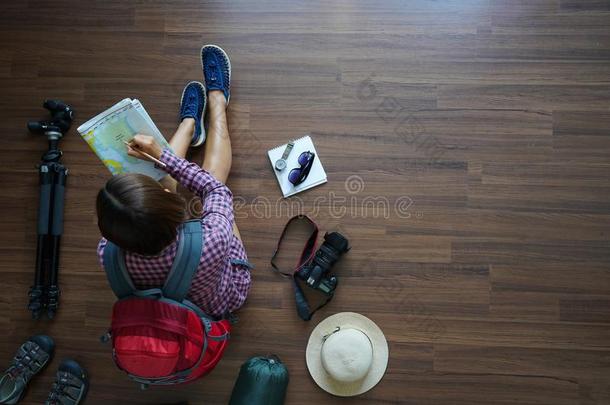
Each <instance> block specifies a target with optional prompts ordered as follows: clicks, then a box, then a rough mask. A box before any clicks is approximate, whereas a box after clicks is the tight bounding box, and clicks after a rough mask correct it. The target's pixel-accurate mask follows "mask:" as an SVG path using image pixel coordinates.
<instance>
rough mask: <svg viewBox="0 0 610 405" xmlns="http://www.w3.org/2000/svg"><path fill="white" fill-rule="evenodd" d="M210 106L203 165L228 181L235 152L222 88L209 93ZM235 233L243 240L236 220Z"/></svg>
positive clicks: (216, 176)
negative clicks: (233, 151)
mask: <svg viewBox="0 0 610 405" xmlns="http://www.w3.org/2000/svg"><path fill="white" fill-rule="evenodd" d="M208 108H209V111H208V114H209V128H208V131H207V138H206V141H205V155H204V157H203V165H201V167H203V168H204V169H205V170H206V171H207V172H208V173H210V174H211V175H212V176H214V177H215V178H216V179H217V180H220V181H222V182H223V183H226V182H227V178H228V177H229V172H230V171H231V162H232V156H233V154H232V151H231V138H230V137H229V127H228V126H227V101H226V99H225V96H224V94H223V92H222V91H221V90H213V91H210V92H209V93H208ZM233 233H234V234H235V236H237V237H238V238H239V239H240V240H241V235H240V234H239V229H237V225H236V224H235V222H233Z"/></svg>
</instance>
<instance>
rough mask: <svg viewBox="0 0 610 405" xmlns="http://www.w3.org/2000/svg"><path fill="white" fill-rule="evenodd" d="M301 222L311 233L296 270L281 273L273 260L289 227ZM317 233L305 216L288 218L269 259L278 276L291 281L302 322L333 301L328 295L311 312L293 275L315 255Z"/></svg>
mask: <svg viewBox="0 0 610 405" xmlns="http://www.w3.org/2000/svg"><path fill="white" fill-rule="evenodd" d="M303 221H304V222H307V223H308V224H309V226H310V228H311V233H310V234H309V237H308V238H307V241H306V242H305V246H304V247H303V251H302V252H301V257H300V258H299V261H298V262H297V264H296V268H295V269H294V270H293V271H292V272H290V273H287V272H283V271H281V270H280V269H279V267H278V266H277V264H276V263H275V259H276V257H277V255H278V254H279V252H280V247H281V246H282V241H283V240H284V236H285V235H286V232H287V231H288V229H289V227H290V226H291V225H294V224H295V223H296V222H303ZM318 232H319V230H318V225H317V224H316V223H315V222H314V221H313V220H312V219H311V218H309V217H308V216H307V215H296V216H294V217H292V218H290V219H289V220H288V222H287V223H286V225H285V226H284V230H283V231H282V234H281V235H280V239H279V240H278V242H277V247H276V248H275V252H273V256H272V257H271V267H272V268H273V269H274V270H275V271H276V272H277V273H278V274H280V275H282V276H283V277H286V278H290V279H291V281H292V285H293V287H294V296H295V301H296V308H297V314H298V315H299V317H300V318H301V319H302V320H304V321H309V320H310V319H311V317H312V316H313V314H315V313H316V311H318V310H319V309H320V308H322V307H323V306H325V305H326V304H328V303H329V302H330V300H332V299H333V293H330V294H329V295H328V296H327V298H326V300H325V301H324V302H322V303H321V304H320V305H318V307H316V308H315V309H314V310H313V311H312V310H311V309H310V307H309V303H308V302H307V298H306V297H305V294H303V290H302V289H301V286H300V285H299V282H298V281H297V277H296V276H295V273H296V272H297V271H299V269H300V268H301V267H303V266H304V265H306V264H308V263H309V262H310V261H311V260H312V259H313V256H314V255H315V253H316V242H317V240H318Z"/></svg>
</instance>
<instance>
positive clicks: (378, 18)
mask: <svg viewBox="0 0 610 405" xmlns="http://www.w3.org/2000/svg"><path fill="white" fill-rule="evenodd" d="M0 11H1V13H0V33H1V35H0V43H1V44H2V52H1V53H0V90H1V94H2V97H1V98H0V118H1V119H0V131H1V134H2V135H1V136H0V165H1V166H0V167H1V171H0V184H1V185H2V193H1V196H0V206H1V207H2V208H1V210H0V212H1V214H0V215H1V216H0V236H1V242H2V243H1V244H0V254H1V260H0V272H1V275H0V277H1V280H2V281H1V286H2V291H3V293H2V294H1V295H0V328H1V329H2V330H3V333H0V335H1V336H0V342H1V345H0V364H2V365H4V364H8V362H9V359H10V358H11V357H12V355H13V353H14V350H15V349H16V348H17V346H18V345H19V344H20V343H21V342H22V341H23V340H24V339H25V338H27V337H28V336H29V335H30V334H33V333H40V332H44V333H48V334H51V335H52V336H53V337H54V338H55V339H56V341H57V345H58V350H57V360H55V361H54V362H53V364H52V365H51V367H50V368H49V369H48V370H46V371H45V372H44V373H43V375H42V376H40V377H38V378H37V379H36V380H35V382H34V383H33V384H32V387H31V389H30V391H29V393H28V394H27V396H26V398H25V400H24V401H23V403H28V404H39V403H41V402H42V401H43V398H44V397H45V395H46V391H47V389H48V388H49V387H50V385H51V382H52V375H53V371H54V369H55V367H56V365H57V364H58V360H59V359H60V358H61V357H63V356H72V357H74V358H76V359H77V360H78V361H80V362H82V364H83V365H85V366H86V367H87V369H88V370H89V372H90V375H91V390H90V393H89V397H88V400H87V403H88V404H161V403H171V402H178V401H181V400H188V401H189V402H190V403H191V404H226V403H227V401H228V398H229V396H230V392H231V387H232V385H233V381H234V380H235V377H236V376H237V371H238V367H239V365H240V364H241V363H242V362H243V361H244V360H246V359H247V358H248V357H249V356H252V355H257V354H267V353H276V354H278V355H279V356H280V357H281V358H282V359H283V360H284V361H285V362H286V364H287V365H288V367H289V369H290V373H291V383H290V387H289V392H288V398H287V401H286V402H287V404H295V405H296V404H345V403H353V404H418V405H419V404H452V405H453V404H554V405H563V404H581V405H591V404H609V403H610V2H608V1H605V0H582V1H581V0H546V1H544V0H541V1H538V0H530V1H524V0H519V1H509V0H504V1H502V0H460V1H458V0H438V1H427V0H414V1H399V0H389V1H384V2H380V1H372V0H364V1H315V2H308V1H281V0H264V1H246V0H238V1H227V2H222V1H215V2H209V3H208V4H206V3H204V2H198V1H195V0H164V1H160V0H151V1H144V0H140V1H123V0H109V1H107V0H95V1H76V0H55V1H43V0H22V1H13V2H3V3H2V5H1V6H0ZM207 43H215V44H219V45H221V46H222V47H224V48H225V49H226V50H227V51H228V53H229V55H230V56H231V60H232V65H233V82H232V86H233V87H232V90H233V92H232V99H231V106H230V108H229V119H230V127H231V131H232V134H231V135H232V142H233V146H234V165H233V172H232V176H231V178H230V181H229V185H230V187H231V189H232V190H233V192H234V194H235V198H236V208H237V218H238V219H237V221H238V224H239V227H240V229H241V232H242V235H243V238H244V241H245V245H246V248H247V250H248V253H249V255H250V257H251V258H252V260H253V262H254V263H255V265H256V266H257V268H256V270H255V271H254V277H253V279H254V282H253V285H252V290H251V293H250V297H249V299H248V303H247V305H246V306H245V307H244V309H243V310H241V311H240V312H239V315H240V317H241V319H242V322H241V324H240V325H238V326H237V327H236V328H235V331H234V335H233V339H232V341H231V346H230V349H229V350H228V352H227V355H226V357H225V358H224V360H223V361H222V363H221V364H220V365H219V367H218V368H217V369H216V370H215V371H214V372H213V373H212V374H211V375H210V376H209V377H207V378H205V379H203V380H201V381H200V382H197V383H196V384H193V385H190V386H188V387H183V388H180V389H152V390H149V391H147V392H140V391H139V388H138V387H137V386H136V385H135V384H133V383H131V382H129V381H128V380H127V379H126V377H125V376H124V375H123V374H121V373H120V372H119V371H117V370H116V368H115V367H114V365H113V363H112V361H111V357H110V351H109V348H108V347H106V346H103V345H102V344H100V343H99V341H98V337H99V336H100V335H101V334H102V333H103V332H104V330H105V328H106V327H107V326H108V322H109V314H110V309H111V306H112V303H113V301H114V300H113V296H112V294H111V292H110V291H109V289H108V287H107V283H106V280H105V277H104V274H103V273H102V271H101V270H100V268H99V267H98V263H97V261H96V255H95V246H96V243H97V241H98V238H99V233H98V230H97V226H96V224H95V213H94V198H95V195H96V192H97V190H98V188H99V187H100V186H102V184H104V182H105V181H106V179H107V178H108V176H109V173H108V172H107V171H106V169H105V168H104V167H103V166H102V164H101V163H100V162H99V161H98V159H97V158H96V157H95V155H94V154H93V153H91V152H90V151H89V150H88V148H87V145H86V144H85V142H83V141H82V139H80V137H79V136H78V135H77V134H76V131H75V129H73V130H72V131H70V133H69V134H68V135H67V136H66V138H65V139H64V140H63V141H62V143H61V146H62V148H63V150H64V152H65V158H64V162H65V164H66V165H67V166H68V167H69V169H70V178H69V184H68V190H67V199H66V210H65V238H64V240H63V246H62V252H61V276H60V277H61V287H62V289H63V295H62V298H61V308H60V312H59V314H58V316H57V318H56V319H55V320H54V321H52V322H49V321H38V322H34V321H32V320H31V319H30V315H29V313H28V311H27V310H26V302H27V299H26V293H27V289H28V287H29V286H30V284H31V282H32V278H33V268H34V259H35V236H36V212H37V205H38V197H37V193H38V185H37V182H38V180H37V174H36V169H35V164H36V163H37V162H38V160H39V157H40V155H41V153H42V152H43V151H44V150H45V149H46V142H45V140H44V139H43V138H42V137H36V136H32V135H29V134H28V133H27V131H26V130H25V123H26V121H27V120H29V119H34V118H42V117H44V116H45V113H44V111H43V110H42V109H41V106H40V105H41V103H42V100H43V99H44V98H46V97H59V98H62V99H63V100H65V101H66V102H68V103H70V104H71V105H72V106H73V107H74V108H75V109H76V110H77V119H76V124H77V125H78V124H80V123H82V122H84V121H85V120H86V119H88V118H90V117H91V116H93V115H94V114H95V113H98V112H100V111H102V110H103V109H104V108H106V107H108V106H110V105H111V104H113V103H114V102H117V101H119V100H120V99H122V98H124V97H134V98H136V97H137V98H138V99H140V100H141V101H142V102H143V104H144V105H145V106H146V109H147V110H148V111H149V113H150V115H151V116H152V118H153V119H154V120H155V122H156V123H157V124H158V126H159V127H160V129H161V130H162V132H163V133H164V134H165V135H166V136H170V135H171V134H172V131H173V129H174V128H175V126H176V123H177V122H176V121H177V109H178V101H179V96H180V93H181V91H182V87H183V86H184V84H185V83H186V82H187V81H190V80H200V79H201V76H202V75H201V68H200V61H199V56H198V53H199V49H200V47H201V45H203V44H207ZM75 126H76V125H75ZM307 133H310V134H312V137H313V139H314V141H315V143H316V147H317V148H318V151H319V155H320V157H321V160H322V162H323V163H324V166H325V168H326V170H327V173H328V184H326V185H324V186H322V187H319V188H316V189H314V190H311V191H309V192H306V193H304V194H302V195H299V198H293V199H291V200H288V202H282V203H281V204H280V201H281V199H280V198H279V197H280V193H279V190H278V187H277V184H276V181H275V178H274V175H273V173H272V170H271V168H270V165H269V162H268V159H267V156H266V153H265V152H266V150H267V149H269V148H271V147H273V146H276V145H278V144H281V143H284V142H286V141H287V140H288V139H290V138H294V137H298V136H301V135H303V134H307ZM201 158H202V152H201V151H197V152H195V153H194V156H193V159H199V160H200V159H201ZM299 210H300V211H301V212H305V213H310V214H312V215H313V216H315V218H316V220H317V221H318V223H319V224H320V226H321V227H322V228H323V229H324V230H335V229H339V230H341V231H342V232H344V233H345V234H346V235H347V236H348V237H349V238H350V240H351V242H352V246H353V248H352V250H351V252H349V253H348V254H347V255H346V257H345V259H344V260H343V262H342V263H341V264H340V266H338V268H337V274H338V276H339V278H340V286H339V288H338V291H337V297H336V299H335V300H334V301H333V302H332V304H331V305H329V306H328V307H327V308H325V310H324V311H323V312H322V313H320V314H319V315H316V317H315V319H314V320H313V321H311V322H309V323H304V322H302V321H300V320H298V318H297V317H296V314H295V311H294V307H293V305H294V299H293V297H292V292H291V288H290V285H289V284H288V283H287V282H286V281H285V280H284V279H281V278H279V277H277V276H276V275H274V274H273V273H272V272H271V271H270V268H269V265H268V261H269V258H270V256H271V253H272V252H273V249H274V247H275V244H276V240H277V238H278V236H279V233H280V231H281V229H282V226H283V224H284V223H285V222H286V220H287V219H288V217H289V215H290V214H291V213H294V214H296V213H297V212H298V211H299ZM340 311H356V312H361V313H363V314H365V315H367V316H369V317H370V318H371V319H373V320H374V321H375V322H377V324H378V325H379V326H380V327H381V328H382V329H383V330H384V332H385V334H386V337H387V339H388V343H389V346H390V361H389V365H388V370H387V374H386V375H385V378H384V379H383V380H382V381H381V383H380V384H379V385H378V386H377V387H375V388H374V389H373V390H372V391H370V392H368V393H366V394H365V395H362V396H361V397H357V398H353V399H352V400H351V401H348V400H342V399H339V398H333V397H331V396H330V395H327V394H326V393H324V392H323V391H321V390H320V389H318V388H317V387H316V386H315V384H314V383H313V382H312V380H311V379H310V377H309V374H308V372H307V369H306V367H305V356H304V348H305V345H306V342H307V338H308V336H309V333H310V331H311V330H312V328H313V327H314V326H315V325H316V323H317V322H318V321H319V320H321V319H322V318H323V317H325V316H328V315H330V314H333V313H336V312H340ZM1 367H4V366H1Z"/></svg>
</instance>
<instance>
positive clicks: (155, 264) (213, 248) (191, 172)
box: [97, 150, 251, 316]
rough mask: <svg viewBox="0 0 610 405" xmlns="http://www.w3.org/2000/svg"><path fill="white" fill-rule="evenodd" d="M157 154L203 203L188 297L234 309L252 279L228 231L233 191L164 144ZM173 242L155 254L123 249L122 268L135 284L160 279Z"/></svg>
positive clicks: (220, 309)
mask: <svg viewBox="0 0 610 405" xmlns="http://www.w3.org/2000/svg"><path fill="white" fill-rule="evenodd" d="M160 160H161V161H162V162H163V163H165V164H166V165H167V168H166V169H165V170H166V171H167V173H169V174H170V175H171V176H172V177H173V178H174V179H176V180H177V181H178V182H179V183H180V184H182V185H183V186H184V187H186V188H187V189H189V190H190V191H192V192H193V193H195V194H196V195H197V196H199V197H200V198H201V200H202V204H203V216H202V217H201V227H202V228H203V239H204V246H203V252H202V254H201V259H200V260H199V268H198V270H197V273H196V274H195V276H194V277H193V283H192V285H191V289H190V291H189V295H188V297H187V298H188V299H189V300H191V301H192V302H193V303H195V304H196V305H197V306H199V307H200V308H201V309H202V310H204V311H205V312H206V313H208V314H210V315H214V316H221V315H223V314H225V313H226V312H227V311H230V312H233V311H235V310H237V309H238V308H239V307H241V305H242V304H243V303H244V301H245V300H246V296H247V295H248V290H249V288H250V281H251V279H250V269H249V267H248V265H247V264H245V263H247V260H248V258H247V256H246V251H245V249H244V245H243V244H242V242H241V241H240V240H239V239H238V238H237V237H236V236H235V235H234V234H233V195H232V194H231V191H230V190H229V188H228V187H227V186H226V185H224V184H223V183H221V182H220V181H218V180H216V179H215V178H214V177H213V176H212V175H211V174H210V173H208V172H206V171H205V170H203V169H202V168H201V167H199V166H198V165H196V164H194V163H191V162H189V161H187V160H185V159H182V158H179V157H177V156H176V155H174V154H173V153H171V152H170V151H169V150H165V151H163V153H162V154H161V158H160ZM177 242H178V238H176V241H174V242H173V243H172V244H171V245H169V246H168V247H167V248H165V249H164V250H163V251H162V252H161V253H159V254H158V255H155V256H144V255H140V254H137V253H132V252H125V262H126V265H127V271H128V272H129V275H130V276H131V279H132V280H133V283H134V285H135V286H136V288H138V289H146V288H158V287H161V286H162V285H163V283H164V281H165V278H166V277H167V275H168V274H169V270H170V269H171V267H172V263H173V261H174V257H175V256H176V249H177V247H178V244H177ZM106 243H107V241H106V239H104V238H102V240H101V241H100V242H99V244H98V248H97V253H98V257H99V260H100V263H101V264H102V266H103V265H104V262H103V257H104V247H105V246H106Z"/></svg>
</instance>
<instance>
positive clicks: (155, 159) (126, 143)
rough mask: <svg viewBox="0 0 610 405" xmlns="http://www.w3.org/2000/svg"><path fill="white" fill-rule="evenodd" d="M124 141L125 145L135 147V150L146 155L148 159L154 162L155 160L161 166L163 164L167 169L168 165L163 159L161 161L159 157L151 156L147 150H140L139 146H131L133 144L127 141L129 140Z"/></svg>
mask: <svg viewBox="0 0 610 405" xmlns="http://www.w3.org/2000/svg"><path fill="white" fill-rule="evenodd" d="M123 143H124V144H125V145H127V146H129V147H130V148H131V149H133V150H135V151H136V152H138V153H139V154H141V155H142V156H146V157H147V158H148V159H150V160H152V161H153V162H155V163H156V164H158V165H159V166H161V167H162V168H164V169H165V168H166V167H167V165H166V164H165V163H163V162H162V161H160V160H159V159H157V158H154V157H152V156H150V155H149V154H148V153H146V152H144V151H142V150H140V149H138V148H134V147H133V146H131V145H130V144H129V142H127V141H123Z"/></svg>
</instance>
